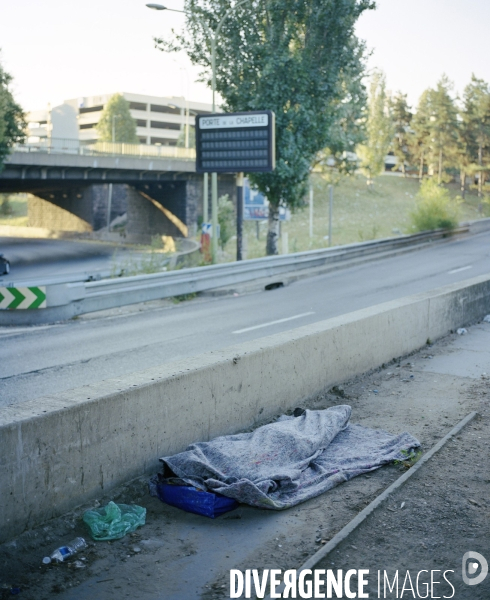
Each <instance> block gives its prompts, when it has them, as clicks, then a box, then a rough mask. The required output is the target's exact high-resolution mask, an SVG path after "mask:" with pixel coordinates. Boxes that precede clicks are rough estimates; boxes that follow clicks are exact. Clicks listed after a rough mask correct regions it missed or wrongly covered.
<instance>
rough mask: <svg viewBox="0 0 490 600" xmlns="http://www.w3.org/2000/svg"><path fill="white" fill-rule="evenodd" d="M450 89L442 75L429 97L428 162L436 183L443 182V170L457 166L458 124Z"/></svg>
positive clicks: (446, 79)
mask: <svg viewBox="0 0 490 600" xmlns="http://www.w3.org/2000/svg"><path fill="white" fill-rule="evenodd" d="M451 88H452V84H451V82H450V81H449V79H448V78H447V77H446V76H445V75H444V76H443V77H442V78H441V79H440V81H439V82H438V83H437V86H436V88H435V90H432V91H431V93H430V96H429V98H430V119H429V131H430V135H431V144H430V161H431V166H432V169H433V172H434V174H435V173H437V181H438V183H441V182H442V181H443V170H444V169H447V168H451V167H454V166H456V164H457V151H458V144H457V142H458V128H459V123H458V112H457V108H456V105H455V103H454V100H453V98H452V97H451V95H450V90H451Z"/></svg>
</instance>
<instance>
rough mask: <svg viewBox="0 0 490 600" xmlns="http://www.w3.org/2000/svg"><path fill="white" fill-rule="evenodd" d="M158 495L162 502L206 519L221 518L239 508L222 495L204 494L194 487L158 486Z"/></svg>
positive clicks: (159, 484)
mask: <svg viewBox="0 0 490 600" xmlns="http://www.w3.org/2000/svg"><path fill="white" fill-rule="evenodd" d="M157 495H158V497H159V498H160V500H161V501H162V502H165V503H166V504H170V505H171V506H176V507H177V508H181V509H182V510H185V511H187V512H192V513H196V514H197V515H203V516H205V517H211V519H214V518H215V517H219V516H220V515H222V514H223V513H226V512H228V511H230V510H233V509H235V508H237V506H238V502H237V501H236V500H233V498H227V497H226V496H222V495H221V494H213V493H211V492H203V491H201V490H198V489H197V488H195V487H193V486H187V485H170V484H168V483H158V484H157Z"/></svg>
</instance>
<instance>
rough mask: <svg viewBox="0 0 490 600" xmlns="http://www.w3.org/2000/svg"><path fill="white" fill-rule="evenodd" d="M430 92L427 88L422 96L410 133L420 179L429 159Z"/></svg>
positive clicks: (412, 152)
mask: <svg viewBox="0 0 490 600" xmlns="http://www.w3.org/2000/svg"><path fill="white" fill-rule="evenodd" d="M430 93H431V90H425V91H424V92H423V93H422V96H420V100H419V103H418V106H417V110H416V112H415V114H414V116H413V118H412V122H411V131H410V135H409V145H410V152H411V155H412V158H413V160H414V161H415V162H416V163H417V165H418V167H419V179H420V180H421V179H422V177H423V175H424V167H425V164H426V161H427V157H428V154H429V147H430V140H431V137H430V108H429V103H430Z"/></svg>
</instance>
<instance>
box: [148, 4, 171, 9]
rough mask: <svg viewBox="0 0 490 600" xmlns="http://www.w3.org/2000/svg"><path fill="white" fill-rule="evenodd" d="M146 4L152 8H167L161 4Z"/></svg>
mask: <svg viewBox="0 0 490 600" xmlns="http://www.w3.org/2000/svg"><path fill="white" fill-rule="evenodd" d="M146 6H147V7H148V8H152V9H153V10H167V7H166V6H163V4H147V5H146Z"/></svg>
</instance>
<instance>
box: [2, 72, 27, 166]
mask: <svg viewBox="0 0 490 600" xmlns="http://www.w3.org/2000/svg"><path fill="white" fill-rule="evenodd" d="M11 82H12V76H11V75H9V74H8V73H6V72H5V71H4V70H3V68H2V66H1V65H0V171H1V170H2V167H3V162H4V160H5V157H6V156H7V155H8V154H9V152H10V149H11V148H12V146H13V145H14V144H16V143H18V142H23V141H24V139H25V133H24V132H25V129H26V127H27V123H26V121H25V115H24V112H23V110H22V108H21V107H20V106H19V104H17V103H16V102H15V100H14V97H13V95H12V92H11V91H10V88H9V86H10V83H11Z"/></svg>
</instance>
